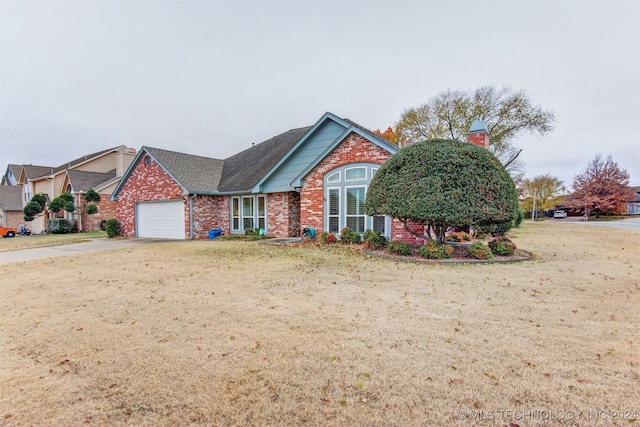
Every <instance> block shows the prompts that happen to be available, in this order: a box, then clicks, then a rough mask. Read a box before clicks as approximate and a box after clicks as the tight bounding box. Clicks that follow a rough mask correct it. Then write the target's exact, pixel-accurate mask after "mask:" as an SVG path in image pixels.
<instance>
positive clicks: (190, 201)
mask: <svg viewBox="0 0 640 427" xmlns="http://www.w3.org/2000/svg"><path fill="white" fill-rule="evenodd" d="M197 195H198V193H194V194H193V196H191V197H189V240H193V199H195V198H196V196H197Z"/></svg>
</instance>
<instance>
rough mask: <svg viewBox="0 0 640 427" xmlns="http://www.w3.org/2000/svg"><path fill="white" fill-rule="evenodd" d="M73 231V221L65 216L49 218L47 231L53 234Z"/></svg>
mask: <svg viewBox="0 0 640 427" xmlns="http://www.w3.org/2000/svg"><path fill="white" fill-rule="evenodd" d="M70 231H71V223H70V222H69V221H68V220H66V219H64V218H50V219H48V220H47V232H49V233H52V234H66V233H68V232H70Z"/></svg>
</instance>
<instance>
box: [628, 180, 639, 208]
mask: <svg viewBox="0 0 640 427" xmlns="http://www.w3.org/2000/svg"><path fill="white" fill-rule="evenodd" d="M630 188H631V189H632V190H633V198H632V199H631V200H629V201H628V202H627V214H629V215H640V186H635V187H630Z"/></svg>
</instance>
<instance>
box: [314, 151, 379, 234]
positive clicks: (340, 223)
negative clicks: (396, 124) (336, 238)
mask: <svg viewBox="0 0 640 427" xmlns="http://www.w3.org/2000/svg"><path fill="white" fill-rule="evenodd" d="M353 169H364V178H358V179H353V178H351V179H348V180H347V179H346V178H347V173H346V171H348V170H353ZM378 169H380V165H379V164H377V163H366V162H362V163H351V164H348V165H343V166H339V167H338V168H335V169H332V170H331V171H329V172H327V173H326V174H325V175H324V178H323V184H324V205H323V214H322V216H323V229H324V230H325V231H327V232H329V233H331V234H340V232H341V231H342V229H344V227H346V226H347V224H348V223H349V222H353V220H350V219H352V218H364V219H363V224H364V229H363V230H362V232H360V231H359V230H356V231H358V232H360V234H363V233H364V231H366V230H374V225H376V222H377V225H378V227H376V228H378V229H379V228H380V227H379V226H380V225H382V226H383V228H384V229H383V230H382V234H383V235H384V236H385V237H387V238H390V236H391V218H390V217H389V216H386V215H385V216H382V215H380V216H369V215H367V214H366V213H364V209H363V210H362V213H361V214H348V213H347V208H348V206H347V205H348V202H347V199H348V195H347V192H348V191H349V189H353V188H361V189H363V191H364V197H365V200H364V201H365V202H366V195H367V190H368V189H369V185H370V183H371V179H373V176H374V175H375V173H376V172H377V171H378ZM343 172H344V173H343ZM335 176H338V177H339V180H332V181H329V178H333V177H335ZM334 191H337V196H338V201H337V203H338V213H337V214H333V213H331V208H332V207H333V205H332V199H331V197H332V192H334ZM363 205H364V203H363V204H362V206H363ZM361 208H362V207H361ZM378 217H382V218H384V219H383V222H382V223H380V220H379V219H376V218H378ZM335 218H337V230H336V227H335V225H334V224H335V223H336V220H335ZM332 225H333V226H332ZM355 225H356V226H357V225H359V224H358V220H356V224H355ZM351 228H353V227H351ZM376 231H377V230H376Z"/></svg>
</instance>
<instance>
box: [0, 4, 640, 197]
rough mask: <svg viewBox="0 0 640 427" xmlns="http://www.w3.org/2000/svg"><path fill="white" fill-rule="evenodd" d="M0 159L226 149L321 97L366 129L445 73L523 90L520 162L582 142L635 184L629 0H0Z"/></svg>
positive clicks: (637, 39)
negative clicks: (536, 118) (548, 118)
mask: <svg viewBox="0 0 640 427" xmlns="http://www.w3.org/2000/svg"><path fill="white" fill-rule="evenodd" d="M0 37H1V38H0V167H1V168H2V173H4V171H5V170H6V166H7V164H8V163H12V164H23V163H27V164H28V163H30V164H35V165H43V166H58V165H60V164H62V163H64V162H66V161H69V160H72V159H74V158H77V157H80V156H82V155H85V154H89V153H92V152H95V151H99V150H102V149H106V148H110V147H115V146H118V145H126V146H128V147H133V148H136V149H139V148H140V147H141V146H143V145H147V146H151V147H157V148H163V149H168V150H175V151H181V152H185V153H190V154H197V155H201V156H208V157H214V158H225V157H228V156H230V155H232V154H235V153H237V152H239V151H241V150H243V149H245V148H247V147H249V146H251V143H257V142H261V141H263V140H266V139H268V138H270V137H271V136H273V135H276V134H279V133H281V132H284V131H286V130H288V129H292V128H297V127H302V126H309V125H312V124H314V123H315V122H316V121H317V120H318V119H319V118H320V117H321V116H322V115H323V114H324V113H325V112H327V111H330V112H332V113H334V114H336V115H338V116H340V117H344V118H349V119H352V120H354V121H356V122H357V123H359V124H361V125H363V126H365V127H368V128H369V129H372V130H373V129H376V128H381V129H386V127H387V126H390V125H393V124H395V122H396V121H397V120H398V119H399V117H400V115H401V114H402V112H403V110H404V109H406V108H409V107H413V106H417V105H419V104H421V103H424V102H426V101H427V100H428V99H429V98H431V97H432V96H434V95H436V94H438V93H440V92H442V91H445V90H447V89H461V90H469V91H471V90H474V89H476V88H478V87H480V86H483V85H495V86H496V87H501V86H510V87H511V88H512V89H514V90H520V89H523V90H525V91H526V92H527V93H528V95H529V96H530V98H531V99H532V100H533V101H534V103H536V104H539V105H540V106H542V107H543V108H545V109H550V110H553V111H554V113H555V115H556V126H555V130H554V131H553V132H552V133H551V134H549V135H547V136H545V137H539V136H529V135H525V136H522V137H520V138H518V139H517V140H516V141H515V145H517V146H519V147H521V148H523V152H522V154H521V159H522V160H523V161H524V162H525V163H526V176H527V177H534V176H536V175H539V174H545V173H550V174H552V175H555V176H557V177H558V178H560V179H561V180H563V181H564V182H565V184H566V185H567V187H569V186H570V184H571V181H572V179H573V177H574V176H575V174H576V173H578V172H580V171H581V170H582V169H584V168H585V167H586V165H587V163H588V162H589V161H590V160H592V159H593V158H594V156H595V155H596V154H598V153H600V154H602V155H603V156H607V155H609V154H611V155H612V156H613V159H614V160H615V161H617V162H618V165H619V166H621V167H623V168H626V169H627V170H628V171H629V173H630V174H631V184H633V185H640V2H637V1H615V0H613V1H612V0H608V1H595V2H586V1H576V0H574V1H508V2H507V1H495V2H492V1H473V2H463V1H446V2H445V1H392V0H387V1H304V0H297V1H293V0H292V1H233V2H232V1H214V0H209V1H108V0H102V1H98V0H95V1H56V0H53V1H12V0H0Z"/></svg>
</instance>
